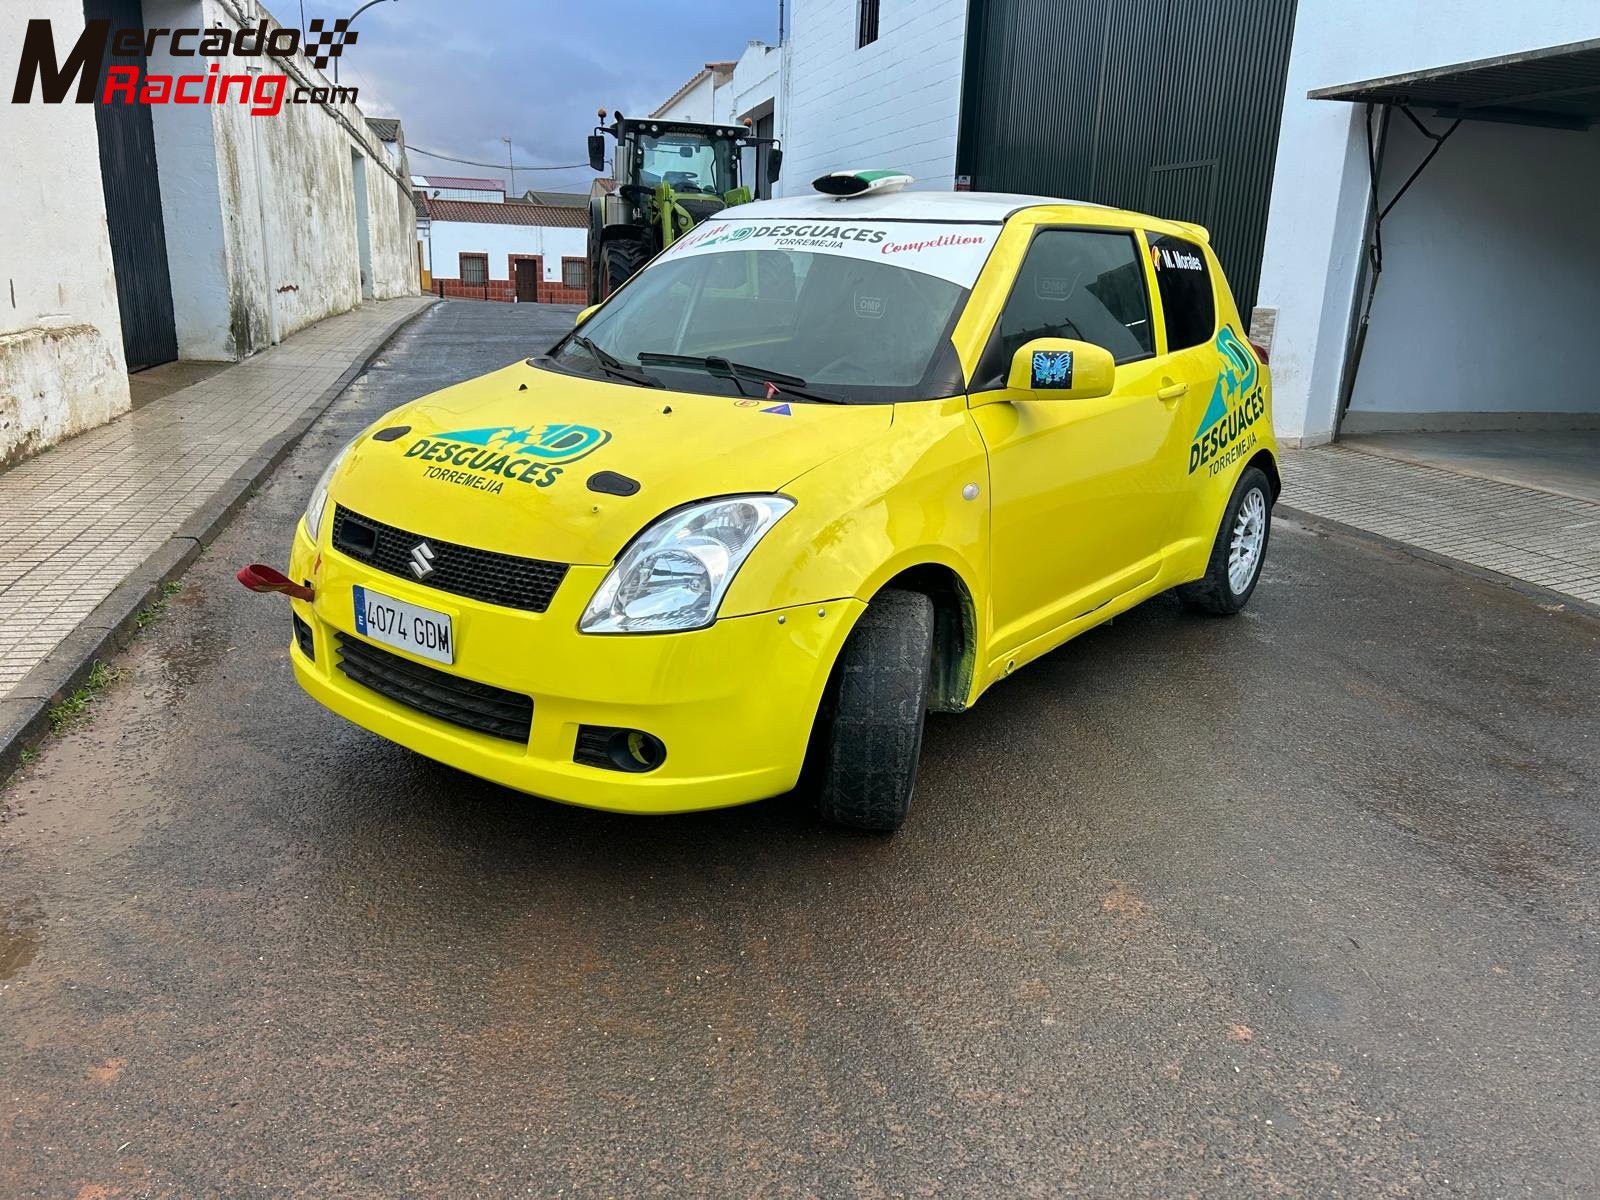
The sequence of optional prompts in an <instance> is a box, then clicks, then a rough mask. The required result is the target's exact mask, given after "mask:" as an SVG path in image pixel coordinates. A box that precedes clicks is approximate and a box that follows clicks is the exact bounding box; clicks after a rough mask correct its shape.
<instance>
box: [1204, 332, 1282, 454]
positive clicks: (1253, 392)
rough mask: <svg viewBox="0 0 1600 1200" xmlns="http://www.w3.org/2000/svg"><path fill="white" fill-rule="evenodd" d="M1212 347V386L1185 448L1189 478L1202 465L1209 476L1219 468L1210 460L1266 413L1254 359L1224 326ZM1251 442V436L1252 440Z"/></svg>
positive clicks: (1246, 347) (1221, 452)
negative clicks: (1214, 369)
mask: <svg viewBox="0 0 1600 1200" xmlns="http://www.w3.org/2000/svg"><path fill="white" fill-rule="evenodd" d="M1212 346H1213V347H1214V348H1215V349H1216V351H1217V358H1218V360H1219V363H1218V368H1217V382H1216V386H1215V387H1213V388H1212V390H1211V402H1210V403H1209V404H1207V405H1206V411H1205V415H1204V416H1202V417H1201V418H1200V426H1199V428H1197V429H1196V430H1195V431H1194V437H1193V438H1191V439H1190V444H1189V474H1191V475H1193V474H1194V473H1195V472H1196V471H1197V470H1199V469H1200V467H1201V466H1203V465H1204V464H1206V463H1213V474H1214V473H1215V470H1216V469H1217V467H1218V466H1220V465H1225V462H1229V461H1232V459H1231V458H1228V459H1226V460H1224V463H1222V464H1219V463H1216V462H1215V461H1214V460H1216V459H1217V457H1218V455H1221V454H1223V452H1224V451H1228V450H1229V448H1230V447H1232V446H1233V444H1234V443H1235V442H1236V441H1238V440H1239V438H1240V437H1241V436H1243V434H1244V433H1245V431H1246V430H1248V429H1249V428H1250V427H1251V426H1252V425H1254V424H1255V423H1256V422H1257V421H1259V420H1260V419H1261V416H1262V414H1263V413H1265V412H1266V410H1267V399H1266V394H1265V392H1264V391H1263V390H1262V388H1261V386H1260V385H1261V364H1260V363H1258V362H1256V356H1255V355H1254V354H1253V353H1252V352H1251V350H1250V347H1248V346H1246V345H1245V344H1244V342H1242V341H1241V340H1240V338H1239V335H1238V334H1237V333H1235V332H1234V331H1233V329H1232V328H1231V327H1229V326H1227V325H1224V326H1223V327H1222V330H1221V331H1220V332H1219V333H1218V334H1217V336H1216V339H1215V340H1214V341H1213V342H1212ZM1252 440H1254V439H1253V436H1252Z"/></svg>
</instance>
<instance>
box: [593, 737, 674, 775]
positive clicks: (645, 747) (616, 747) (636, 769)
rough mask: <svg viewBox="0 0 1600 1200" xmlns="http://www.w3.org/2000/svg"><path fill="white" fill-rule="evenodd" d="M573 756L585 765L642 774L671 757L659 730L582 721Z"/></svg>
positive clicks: (652, 769)
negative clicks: (620, 727)
mask: <svg viewBox="0 0 1600 1200" xmlns="http://www.w3.org/2000/svg"><path fill="white" fill-rule="evenodd" d="M572 759H573V761H574V762H579V763H583V764H584V765H585V766H590V767H604V768H605V769H607V770H610V771H626V772H628V773H629V774H634V775H640V774H643V773H644V772H646V771H654V770H655V769H656V768H657V767H659V766H660V765H661V764H662V763H664V762H666V761H667V747H666V744H665V743H664V742H662V740H661V739H660V738H658V737H656V736H655V734H653V733H646V732H645V731H644V730H642V729H618V728H616V727H615V726H609V725H580V726H578V741H577V745H576V746H575V747H574V749H573V753H572Z"/></svg>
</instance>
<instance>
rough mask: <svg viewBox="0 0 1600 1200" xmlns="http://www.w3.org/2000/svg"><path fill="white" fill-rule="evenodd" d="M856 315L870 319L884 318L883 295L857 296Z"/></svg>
mask: <svg viewBox="0 0 1600 1200" xmlns="http://www.w3.org/2000/svg"><path fill="white" fill-rule="evenodd" d="M856 316H858V317H863V318H865V319H866V320H868V321H878V320H882V319H883V297H882V296H860V295H858V296H857V297H856Z"/></svg>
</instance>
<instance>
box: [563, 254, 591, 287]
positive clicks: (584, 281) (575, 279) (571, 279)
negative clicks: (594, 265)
mask: <svg viewBox="0 0 1600 1200" xmlns="http://www.w3.org/2000/svg"><path fill="white" fill-rule="evenodd" d="M587 268H588V263H586V262H585V261H584V260H583V259H581V258H563V259H562V260H561V283H562V285H563V286H564V287H569V288H586V287H588V286H589V275H588V270H587Z"/></svg>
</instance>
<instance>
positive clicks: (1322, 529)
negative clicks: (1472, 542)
mask: <svg viewBox="0 0 1600 1200" xmlns="http://www.w3.org/2000/svg"><path fill="white" fill-rule="evenodd" d="M1277 513H1282V514H1283V515H1284V516H1286V517H1288V518H1289V519H1290V520H1292V521H1294V523H1295V524H1297V525H1299V526H1300V527H1301V528H1302V529H1305V530H1307V531H1309V532H1311V533H1319V534H1322V535H1324V536H1331V537H1342V538H1347V539H1350V540H1352V541H1362V542H1369V543H1372V544H1375V545H1378V546H1382V547H1383V548H1384V549H1386V550H1393V551H1395V552H1397V553H1400V554H1404V555H1406V556H1408V557H1410V558H1420V559H1421V560H1422V561H1423V562H1429V563H1432V564H1433V565H1434V566H1436V567H1443V568H1445V570H1447V571H1455V572H1458V573H1459V574H1462V575H1468V576H1470V577H1472V578H1473V579H1477V580H1479V581H1480V582H1482V583H1492V584H1497V585H1498V586H1500V587H1503V588H1509V589H1510V590H1512V591H1514V592H1520V593H1522V595H1524V596H1527V597H1528V598H1530V599H1532V600H1537V601H1539V602H1540V603H1541V604H1545V605H1550V606H1559V607H1561V608H1563V609H1566V610H1567V611H1569V612H1574V613H1578V614H1579V615H1581V616H1585V617H1600V605H1594V604H1590V603H1589V602H1588V601H1587V600H1580V599H1578V598H1577V597H1576V596H1569V595H1567V594H1566V593H1565V592H1558V591H1556V590H1555V589H1554V588H1547V587H1545V586H1544V585H1543V584H1538V583H1531V582H1529V581H1528V580H1526V579H1519V578H1517V576H1515V575H1503V574H1501V573H1500V572H1499V571H1492V570H1490V569H1489V568H1488V567H1480V566H1478V565H1477V564H1476V563H1470V562H1467V561H1466V560H1465V559H1462V558H1451V557H1450V556H1449V555H1448V554H1438V553H1435V552H1434V551H1432V550H1425V549H1423V548H1422V547H1421V546H1414V545H1412V544H1411V543H1410V542H1402V541H1398V540H1396V539H1395V538H1392V537H1388V536H1387V535H1385V534H1381V533H1374V532H1372V530H1370V529H1362V528H1361V527H1360V526H1359V525H1346V524H1345V523H1344V522H1343V521H1334V520H1331V519H1330V518H1328V517H1319V516H1317V515H1316V514H1315V513H1308V512H1305V511H1304V510H1303V509H1298V508H1295V507H1294V506H1293V505H1292V504H1284V503H1282V502H1281V501H1280V502H1279V503H1278V504H1277V505H1276V506H1275V508H1274V515H1275V516H1276V514H1277Z"/></svg>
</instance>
